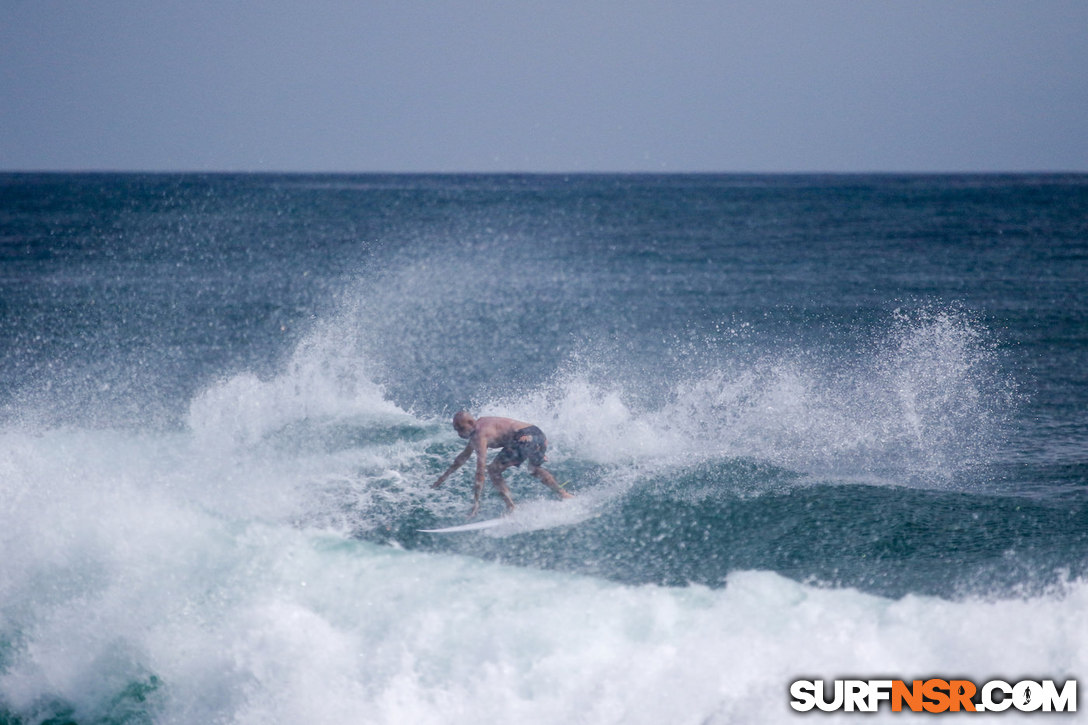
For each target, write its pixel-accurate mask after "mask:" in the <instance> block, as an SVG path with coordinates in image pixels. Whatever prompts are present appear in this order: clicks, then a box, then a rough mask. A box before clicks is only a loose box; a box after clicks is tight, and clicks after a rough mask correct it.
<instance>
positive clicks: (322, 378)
mask: <svg viewBox="0 0 1088 725" xmlns="http://www.w3.org/2000/svg"><path fill="white" fill-rule="evenodd" d="M351 329H352V328H351V327H350V326H346V325H344V324H343V322H342V321H333V322H330V323H324V324H321V325H318V326H317V327H316V328H315V329H314V330H313V331H312V332H311V333H310V334H309V335H308V336H307V337H306V338H305V339H304V340H303V341H302V342H301V343H300V344H299V345H298V347H297V348H296V349H295V351H294V353H293V354H292V356H291V358H290V360H289V361H288V362H287V364H286V365H285V367H284V370H283V371H282V372H281V373H280V374H278V375H276V376H275V377H273V378H271V379H268V380H262V379H260V378H258V377H257V376H256V375H254V374H252V373H248V372H246V373H240V374H238V375H235V376H233V377H230V378H228V379H226V380H223V381H221V382H219V383H218V384H216V385H212V386H210V387H209V388H207V389H206V390H204V391H203V392H202V393H201V394H200V395H198V396H197V397H196V398H195V399H194V400H193V401H192V402H191V404H190V407H189V426H190V428H191V429H192V430H193V431H194V432H195V433H196V434H197V435H198V436H199V437H200V438H201V439H202V440H203V441H204V442H205V443H206V444H207V445H213V446H222V445H252V444H253V443H256V442H257V441H259V440H261V439H262V438H263V437H264V436H265V435H267V434H268V433H271V432H274V431H277V430H279V429H281V428H283V427H284V426H285V425H287V424H288V423H291V422H294V421H299V420H306V419H329V418H365V419H370V420H391V419H408V417H409V416H408V415H407V413H405V412H404V411H403V410H401V409H400V408H398V407H397V406H396V405H395V404H394V403H393V402H391V401H390V400H388V399H387V398H386V396H385V393H384V391H383V390H382V388H381V386H379V385H378V384H376V383H375V382H374V381H373V379H372V377H371V374H370V370H369V368H370V365H369V361H368V360H367V359H366V357H365V356H364V355H363V354H362V353H361V352H360V351H359V347H358V344H357V340H355V338H354V336H353V335H352V334H351Z"/></svg>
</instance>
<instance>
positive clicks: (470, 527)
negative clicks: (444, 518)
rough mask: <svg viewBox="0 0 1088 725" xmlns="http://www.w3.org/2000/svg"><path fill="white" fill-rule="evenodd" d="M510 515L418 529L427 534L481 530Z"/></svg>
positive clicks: (501, 521)
mask: <svg viewBox="0 0 1088 725" xmlns="http://www.w3.org/2000/svg"><path fill="white" fill-rule="evenodd" d="M507 518H508V517H506V516H500V517H499V518H497V519H487V520H485V521H473V522H472V523H468V524H461V525H460V526H447V527H446V528H444V529H418V531H422V532H423V533H425V534H452V533H455V532H457V531H479V530H480V529H490V528H492V527H495V526H498V525H499V524H502V523H504V522H505V521H506V520H507Z"/></svg>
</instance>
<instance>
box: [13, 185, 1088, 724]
mask: <svg viewBox="0 0 1088 725" xmlns="http://www.w3.org/2000/svg"><path fill="white" fill-rule="evenodd" d="M1086 279H1088V178H1086V177H1084V176H1045V175H1044V176H935V177H925V176H907V177H900V176H829V177H816V176H770V177H761V176H574V177H562V176H272V175H237V176H233V175H210V176H201V175H118V174H107V175H77V174H59V175H3V176H0V364H2V365H3V369H4V371H5V384H4V385H3V386H2V387H0V487H2V496H0V498H2V500H3V502H4V506H3V508H2V509H0V517H2V518H3V521H2V522H0V544H2V548H3V551H4V553H5V557H4V562H3V564H0V721H4V720H5V719H6V720H7V721H11V722H20V723H22V722H47V721H52V722H63V721H72V722H137V721H139V722H210V721H217V722H248V721H256V720H262V721H269V720H271V721H278V722H292V721H298V720H299V719H306V720H322V719H325V720H330V721H337V720H345V721H346V720H353V721H360V720H361V721H366V722H387V721H388V722H406V721H413V722H429V721H434V722H459V721H461V720H468V719H475V720H479V719H480V718H483V719H485V720H486V719H488V718H500V717H501V718H509V717H514V716H518V717H521V719H523V720H526V721H527V722H537V721H543V722H554V721H555V720H557V719H560V718H566V719H574V720H575V721H584V722H655V721H658V722H659V721H661V720H660V719H655V718H654V715H655V713H656V714H658V715H660V714H662V713H663V712H669V713H672V714H673V715H676V714H679V720H680V721H693V722H753V721H768V722H774V721H777V720H778V719H783V718H786V717H788V716H789V713H788V712H786V711H785V710H774V711H773V716H769V715H767V714H766V712H765V711H764V710H762V709H760V708H761V707H762V706H761V705H760V704H759V703H760V702H763V701H767V700H770V701H774V702H775V703H778V702H779V701H781V703H780V704H781V706H782V708H785V699H784V697H781V696H780V695H781V693H782V692H785V691H786V690H787V685H788V682H790V681H792V679H796V677H797V676H800V675H812V674H814V673H816V674H821V673H826V674H827V676H829V677H831V676H835V675H843V674H849V675H858V674H864V673H865V672H871V673H874V676H875V675H877V674H879V675H886V674H889V673H894V674H897V675H898V674H902V675H904V676H911V675H914V674H927V675H928V674H934V673H939V672H946V673H947V672H951V674H956V675H957V676H958V675H975V676H976V677H978V678H982V677H988V676H990V675H992V674H994V673H995V672H1002V671H1003V670H1004V669H1008V670H1009V673H1008V676H1009V677H1012V676H1014V675H1019V674H1021V673H1023V672H1030V673H1031V674H1033V675H1038V676H1044V675H1045V676H1053V677H1054V678H1060V677H1063V676H1075V675H1076V674H1077V673H1078V672H1079V671H1082V670H1083V668H1084V665H1085V663H1086V661H1088V641H1086V639H1085V634H1084V632H1086V631H1088V627H1086V626H1085V625H1088V621H1086V619H1085V617H1086V616H1088V615H1086V614H1085V611H1088V610H1086V609H1085V608H1084V607H1083V604H1082V601H1081V600H1083V598H1084V596H1085V593H1086V591H1088V588H1086V587H1085V585H1084V576H1085V568H1086V563H1088V493H1086V492H1088V384H1086V383H1088V379H1086V377H1085V374H1084V371H1085V370H1086V369H1088V365H1086V363H1088V295H1085V293H1084V291H1083V289H1084V281H1085V280H1086ZM461 407H467V408H470V409H471V410H474V411H476V412H477V413H480V414H497V415H510V416H513V417H517V418H520V419H523V420H528V421H531V422H534V423H536V424H537V425H539V426H540V427H541V428H543V429H544V430H545V432H546V433H547V434H548V438H549V441H550V449H549V459H550V463H549V466H550V468H551V470H553V472H554V473H555V474H556V476H557V477H558V478H559V480H560V481H563V482H565V483H567V484H568V486H569V488H570V490H572V491H573V492H575V494H576V495H577V499H576V500H577V507H576V508H569V509H566V510H564V509H555V507H552V508H549V507H548V506H549V505H548V504H547V503H546V502H547V493H548V492H547V491H546V489H544V488H543V487H542V486H540V485H539V484H538V483H536V482H535V481H534V480H533V479H531V478H530V477H529V476H528V475H526V474H525V473H524V472H512V473H511V474H508V478H509V480H510V484H511V487H512V489H513V493H514V497H515V499H516V500H518V501H519V503H522V504H523V508H524V509H525V510H526V511H529V512H533V511H538V510H539V511H549V512H551V513H549V514H548V515H551V516H553V517H556V518H555V523H556V526H554V527H552V528H544V529H541V530H536V531H531V532H525V533H518V534H506V533H501V532H500V533H491V534H471V535H460V536H434V535H428V534H422V533H420V532H419V531H418V529H420V528H429V527H433V526H435V525H450V524H453V523H458V522H460V521H462V520H463V517H464V515H465V514H466V513H467V511H468V508H469V506H470V504H471V474H470V473H468V472H467V471H468V470H471V468H470V467H466V471H463V472H460V473H458V474H457V475H456V476H455V477H454V478H453V479H451V481H450V482H449V483H448V484H447V485H446V486H445V487H444V488H443V489H441V490H439V491H434V490H432V489H430V488H429V485H428V484H429V483H431V482H432V481H433V480H434V479H435V478H436V477H437V476H438V474H439V473H441V472H442V471H443V470H444V469H445V467H446V466H447V465H448V464H449V462H450V460H452V458H453V457H454V456H455V455H456V454H457V452H458V451H459V450H460V449H461V441H460V439H458V438H457V437H456V435H455V434H454V432H453V431H452V429H451V428H450V426H449V418H450V417H451V416H452V413H453V412H454V411H456V410H457V409H459V408H461ZM557 506H558V505H557ZM501 510H502V506H501V502H500V501H499V500H498V497H497V496H494V495H490V492H488V495H487V497H486V499H485V502H484V507H483V512H482V513H483V514H484V515H488V516H490V515H498V514H499V513H500V512H501ZM556 510H557V511H558V513H556ZM564 511H569V513H564ZM555 618H559V620H557V619H555ZM572 619H573V620H576V622H572ZM560 621H561V622H562V623H560ZM938 621H939V622H941V624H940V625H939V626H938V625H937V624H936V622H938ZM410 622H414V623H415V625H414V626H417V627H419V628H420V629H419V630H418V631H417V630H416V629H412V628H411V627H410V626H409V623H410ZM804 622H807V623H808V625H807V626H803V623H804ZM480 627H486V628H488V633H487V634H484V633H482V632H481V631H480ZM492 627H496V628H497V629H492ZM934 627H937V628H938V629H939V630H940V632H941V633H942V636H943V639H942V640H941V642H940V643H939V644H937V643H934V644H931V645H927V646H921V645H920V644H919V642H918V640H917V638H916V637H915V636H913V635H911V634H910V633H911V632H914V631H917V630H919V629H921V628H927V629H932V628H934ZM956 627H959V629H956ZM994 631H1022V632H1024V633H1025V635H1024V639H1023V642H1022V643H1020V644H1018V643H1016V642H1014V643H1010V642H1008V641H1003V640H1001V638H999V637H994V636H993V632H994ZM1040 643H1041V644H1040ZM799 649H803V650H804V652H806V654H805V655H804V656H800V657H798V656H797V655H796V653H797V652H798V651H799ZM736 652H743V653H746V654H744V656H742V657H738V656H737V655H736V654H732V653H736ZM398 653H399V654H398ZM727 653H730V654H727ZM919 668H921V669H922V670H925V672H924V673H920V671H919ZM908 670H910V671H908ZM564 673H569V675H570V676H569V677H568V675H565V674H564ZM655 678H664V680H665V681H672V680H675V681H676V682H677V683H681V682H682V683H687V684H685V685H683V686H678V688H677V690H676V693H677V694H675V695H674V696H664V697H663V698H662V699H661V702H660V703H656V704H655V703H651V702H648V701H645V700H644V699H642V697H641V696H640V695H637V694H635V693H636V692H638V691H639V690H640V688H643V683H644V681H646V680H653V679H655ZM572 680H574V681H572ZM602 682H607V683H609V684H608V685H607V686H604V687H603V689H600V690H599V691H597V694H593V692H591V688H589V686H588V684H586V683H598V684H599V683H602ZM579 683H581V684H579ZM485 692H486V693H496V692H501V693H503V694H501V695H494V696H493V697H492V698H491V699H489V698H487V697H484V696H483V695H484V693H485ZM761 693H762V694H761ZM658 707H660V708H664V710H660V709H656V708H658Z"/></svg>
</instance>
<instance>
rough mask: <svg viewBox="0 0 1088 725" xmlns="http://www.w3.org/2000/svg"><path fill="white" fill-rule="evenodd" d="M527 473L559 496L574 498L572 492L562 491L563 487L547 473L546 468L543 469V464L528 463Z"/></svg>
mask: <svg viewBox="0 0 1088 725" xmlns="http://www.w3.org/2000/svg"><path fill="white" fill-rule="evenodd" d="M529 473H530V474H532V475H533V476H534V477H536V478H537V479H538V480H539V481H540V482H541V483H543V484H544V485H545V486H547V487H548V488H550V489H551V490H553V491H555V493H556V494H557V495H558V496H559V498H574V495H573V494H571V493H568V492H567V491H564V490H563V487H562V486H560V485H559V484H558V483H556V481H555V476H553V475H552V474H550V473H548V471H547V469H545V468H544V467H543V466H534V465H533V464H532V463H529Z"/></svg>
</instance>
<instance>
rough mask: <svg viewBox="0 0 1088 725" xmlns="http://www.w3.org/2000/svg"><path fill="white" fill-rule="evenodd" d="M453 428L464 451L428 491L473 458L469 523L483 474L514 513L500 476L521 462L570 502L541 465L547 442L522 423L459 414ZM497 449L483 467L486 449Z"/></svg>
mask: <svg viewBox="0 0 1088 725" xmlns="http://www.w3.org/2000/svg"><path fill="white" fill-rule="evenodd" d="M453 428H454V430H456V431H457V435H459V436H461V437H462V438H465V439H467V440H468V445H467V446H465V450H463V451H461V452H460V453H459V454H457V458H454V459H453V464H452V465H451V466H450V467H449V468H447V469H446V472H445V473H443V474H442V475H441V476H439V477H438V480H437V481H435V482H434V485H432V486H431V488H438V487H439V486H441V485H442V484H443V483H445V482H446V479H447V478H449V477H450V474H452V473H453V472H454V471H456V470H457V469H458V468H460V467H461V465H462V464H464V462H465V461H467V460H468V459H469V457H471V456H472V454H473V453H475V454H476V486H475V487H474V489H473V492H474V494H475V497H474V499H473V504H472V513H470V514H469V515H468V517H469V518H470V519H471V518H472V517H473V516H475V515H476V512H477V511H479V510H480V494H481V493H483V490H484V471H487V473H488V475H489V476H490V477H491V484H492V485H493V486H494V487H495V488H496V489H497V490H498V492H499V495H500V496H502V500H503V501H505V502H506V510H507V511H513V510H514V499H512V498H510V489H509V488H507V487H506V481H504V480H503V477H502V473H503V471H505V470H506V469H507V468H510V466H520V465H521V464H522V463H523V462H524V461H528V462H529V473H531V474H532V475H533V476H534V477H536V478H537V479H539V480H540V482H541V483H543V484H544V485H545V486H547V487H548V488H550V489H551V490H553V491H555V493H556V494H558V495H559V498H573V497H572V496H571V494H569V493H567V492H566V491H564V490H563V489H562V488H561V487H560V486H559V484H558V483H556V482H555V478H554V477H553V476H552V474H550V473H548V472H547V471H546V470H545V469H544V468H542V467H541V464H542V463H544V461H546V460H547V456H545V455H544V452H545V451H546V450H547V448H548V439H547V438H545V437H544V433H543V432H542V431H541V430H540V429H539V428H537V427H536V426H535V425H530V424H528V423H522V422H521V421H519V420H514V419H512V418H496V417H490V416H488V417H484V418H480V419H479V420H476V419H475V418H473V417H472V416H471V415H469V414H468V413H466V412H465V411H463V410H461V411H458V412H457V415H455V416H453ZM488 448H501V449H502V450H501V451H499V455H497V456H495V460H493V461H491V463H490V464H488V463H487V449H488Z"/></svg>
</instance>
